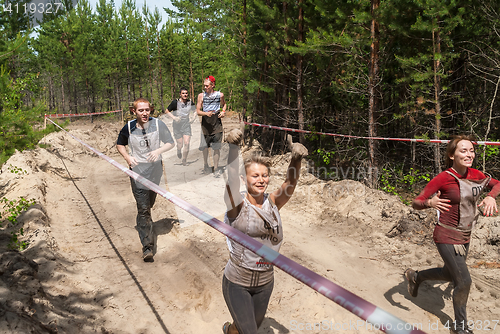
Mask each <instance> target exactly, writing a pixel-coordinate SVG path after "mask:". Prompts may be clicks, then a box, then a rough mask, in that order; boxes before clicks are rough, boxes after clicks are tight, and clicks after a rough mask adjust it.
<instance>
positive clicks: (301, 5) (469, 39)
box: [0, 0, 500, 193]
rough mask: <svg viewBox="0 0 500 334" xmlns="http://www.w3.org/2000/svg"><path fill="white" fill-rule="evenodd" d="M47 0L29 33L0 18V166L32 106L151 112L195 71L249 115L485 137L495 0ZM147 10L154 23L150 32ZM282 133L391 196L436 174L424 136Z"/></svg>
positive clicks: (494, 118) (19, 23) (481, 163)
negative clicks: (166, 4) (142, 103)
mask: <svg viewBox="0 0 500 334" xmlns="http://www.w3.org/2000/svg"><path fill="white" fill-rule="evenodd" d="M8 3H9V2H7V0H3V4H4V6H5V5H6V4H8ZM10 3H11V4H14V3H19V4H23V3H25V2H22V1H16V0H14V1H10ZM62 3H63V4H64V11H61V12H59V14H58V15H46V16H45V17H44V20H43V22H41V23H40V26H39V28H38V32H37V33H36V34H32V33H31V31H32V30H31V29H30V19H29V17H28V16H27V15H24V14H22V15H16V14H15V13H12V12H9V13H7V12H6V11H5V10H4V11H3V13H2V17H1V19H0V35H1V40H0V94H1V97H2V98H1V102H0V132H1V133H0V135H1V138H0V145H1V146H2V154H1V156H0V162H2V163H3V162H4V161H5V160H6V158H7V157H8V156H9V155H10V154H12V153H13V150H14V149H16V148H17V149H21V148H31V147H34V145H35V143H36V141H37V139H38V138H40V137H41V136H42V135H43V132H40V131H38V129H39V125H40V123H41V121H42V118H41V116H43V114H44V113H70V112H71V113H86V112H97V111H108V110H115V109H124V110H127V109H128V103H129V102H130V101H133V100H134V99H135V98H137V97H140V96H142V97H146V98H148V99H149V100H150V101H151V102H152V103H153V104H154V105H155V108H156V110H165V109H166V107H167V106H168V104H169V102H170V101H171V100H172V99H173V98H176V97H177V96H178V89H179V88H180V87H181V86H185V87H187V88H188V89H189V92H190V96H191V98H193V97H195V96H196V94H198V93H199V92H201V91H202V88H203V87H202V84H203V78H204V77H206V76H208V75H213V76H214V77H215V78H216V80H217V85H216V88H217V89H218V90H221V91H223V92H224V94H225V96H226V101H227V103H228V106H229V109H230V110H233V111H235V112H237V113H238V114H240V115H241V117H243V118H246V119H251V120H252V121H254V122H258V123H265V124H270V125H277V126H287V127H292V128H299V129H306V130H311V131H321V132H332V133H338V134H345V135H357V136H381V137H397V138H399V137H403V138H424V139H434V138H437V139H448V138H450V136H451V135H453V134H458V133H467V134H473V135H474V136H476V138H477V139H478V140H487V141H497V140H499V139H500V138H499V131H498V128H499V125H500V124H499V123H500V119H499V116H500V113H499V112H498V105H499V104H498V103H499V99H500V96H499V95H500V94H499V92H498V90H499V85H500V30H499V29H500V3H499V2H498V1H497V0H479V1H476V0H474V1H472V0H451V1H449V0H447V1H439V0H404V1H403V0H387V1H380V0H371V1H370V0H350V1H345V0H342V1H340V0H295V1H277V0H240V1H231V0H217V1H215V0H172V4H173V5H174V6H175V7H176V8H177V11H172V10H168V9H163V8H160V9H159V8H155V9H154V10H152V9H149V8H148V7H147V6H143V7H137V5H136V4H135V2H134V1H133V0H125V1H123V3H122V4H121V6H120V7H114V4H113V2H112V1H106V0H100V1H99V3H98V4H97V5H96V7H95V8H92V7H91V5H90V4H89V3H88V2H87V0H80V1H79V2H78V4H77V5H76V6H75V7H73V5H72V4H71V2H70V1H62ZM0 9H1V8H0ZM161 16H168V20H167V22H166V23H165V24H163V25H162V24H160V23H161ZM46 131H50V130H46ZM249 134H250V136H251V137H253V138H256V139H258V141H259V142H260V143H261V144H262V146H263V148H264V149H265V150H267V151H268V152H269V153H275V152H279V151H283V150H285V148H284V147H283V143H284V142H285V141H284V140H283V138H284V133H283V132H282V131H281V132H280V131H274V130H269V129H261V128H251V129H249ZM296 139H297V140H301V141H302V142H303V143H305V144H306V146H307V147H308V148H309V151H310V152H311V155H310V157H311V159H312V161H314V163H315V167H314V168H315V171H316V173H317V175H318V176H320V177H323V178H332V179H336V178H337V179H338V178H346V177H349V178H354V179H360V180H363V181H366V182H367V183H368V184H371V185H372V186H378V187H380V188H382V189H384V190H386V191H389V192H394V193H396V192H401V191H404V190H406V191H410V192H411V191H413V190H414V188H419V189H421V187H422V184H423V183H425V182H427V180H428V178H429V177H432V176H433V175H435V174H437V173H438V172H439V171H441V169H442V168H443V167H444V166H443V153H444V151H443V149H444V145H439V144H426V143H404V142H393V141H371V140H364V139H349V138H338V137H337V138H335V139H333V138H332V137H325V136H319V135H305V136H300V137H297V138H296ZM498 152H499V148H498V146H487V147H484V146H479V147H478V148H477V154H476V167H477V168H479V169H485V170H486V171H488V172H490V173H491V174H492V175H493V176H494V177H496V178H499V177H500V158H499V157H498ZM349 168H350V169H351V170H352V172H347V171H348V169H349ZM375 169H376V170H377V171H378V172H377V173H376V174H375V175H372V174H370V173H368V171H370V170H375ZM365 171H366V172H365ZM398 189H400V190H398ZM401 189H402V190H401Z"/></svg>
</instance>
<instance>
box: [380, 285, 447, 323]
mask: <svg viewBox="0 0 500 334" xmlns="http://www.w3.org/2000/svg"><path fill="white" fill-rule="evenodd" d="M434 282H435V284H432V283H429V282H423V283H422V284H420V287H419V290H418V296H417V297H411V296H410V294H409V293H408V289H407V283H406V280H403V281H402V282H401V283H399V284H398V285H396V286H395V287H393V288H392V289H389V290H388V291H387V292H386V293H384V297H385V299H387V301H388V302H389V303H391V305H392V306H395V307H398V308H400V309H403V310H406V311H409V308H408V307H406V306H404V305H402V304H401V303H399V302H397V301H395V300H394V298H393V296H394V295H396V294H399V295H402V296H404V297H405V299H407V300H409V301H410V302H412V303H413V304H415V305H416V306H418V307H420V308H421V309H422V310H425V311H427V312H429V313H432V314H434V315H435V316H436V317H438V318H439V321H440V322H441V324H442V325H446V324H447V323H448V324H450V323H451V322H452V321H453V318H452V317H450V315H448V314H446V313H444V312H443V309H444V306H445V302H444V300H445V299H448V300H450V299H451V296H452V291H453V284H448V283H443V282H438V281H434ZM441 284H448V285H447V287H446V289H445V290H444V291H443V290H441V289H439V288H438V286H439V285H441ZM452 316H453V315H452Z"/></svg>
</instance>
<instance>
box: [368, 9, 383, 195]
mask: <svg viewBox="0 0 500 334" xmlns="http://www.w3.org/2000/svg"><path fill="white" fill-rule="evenodd" d="M379 6H380V0H372V1H371V14H372V22H371V29H370V31H371V32H370V33H371V41H372V43H371V47H370V68H369V80H368V96H369V110H368V136H369V137H375V136H376V135H377V127H376V122H377V117H376V114H377V110H378V94H377V86H378V84H379V82H380V81H379V38H380V36H379V24H378V21H377V19H376V17H375V16H376V12H377V9H378V8H379ZM375 145H376V143H375V140H373V139H370V140H369V141H368V152H369V157H370V161H369V171H368V183H369V185H370V187H372V188H373V187H375V183H376V181H377V180H375V175H374V174H373V170H374V169H375V168H376V167H377V162H376V158H375Z"/></svg>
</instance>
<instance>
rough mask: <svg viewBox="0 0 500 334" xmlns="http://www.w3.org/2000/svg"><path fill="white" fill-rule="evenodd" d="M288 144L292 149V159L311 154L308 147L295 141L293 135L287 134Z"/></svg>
mask: <svg viewBox="0 0 500 334" xmlns="http://www.w3.org/2000/svg"><path fill="white" fill-rule="evenodd" d="M287 142H288V146H289V147H290V149H291V150H292V159H294V160H295V159H302V158H303V157H305V156H307V155H308V154H309V151H307V148H306V147H305V146H304V145H302V144H301V143H294V142H293V140H292V135H288V136H287Z"/></svg>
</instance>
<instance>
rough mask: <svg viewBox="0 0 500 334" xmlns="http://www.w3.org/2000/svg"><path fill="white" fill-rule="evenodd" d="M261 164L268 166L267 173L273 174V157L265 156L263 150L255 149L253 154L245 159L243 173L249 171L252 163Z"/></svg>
mask: <svg viewBox="0 0 500 334" xmlns="http://www.w3.org/2000/svg"><path fill="white" fill-rule="evenodd" d="M254 163H255V164H259V165H263V166H266V168H267V173H268V174H269V175H271V159H269V158H268V157H265V156H264V155H263V153H262V151H255V152H253V153H252V155H251V156H250V157H248V158H246V159H245V160H244V161H243V166H242V169H241V175H245V174H246V172H247V169H248V167H250V165H251V164H254Z"/></svg>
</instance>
